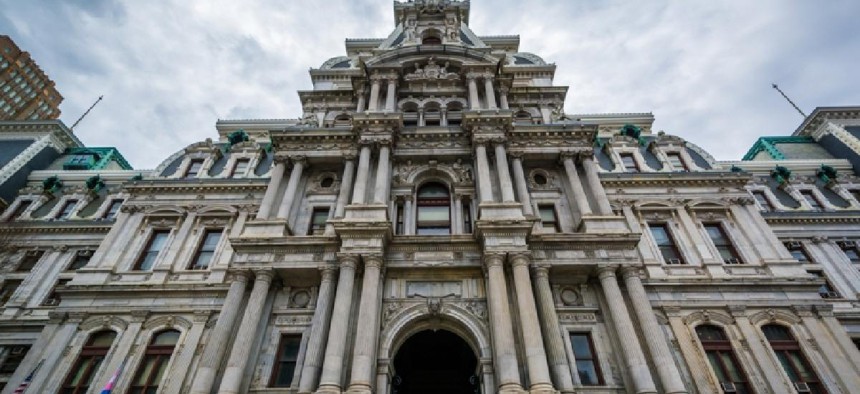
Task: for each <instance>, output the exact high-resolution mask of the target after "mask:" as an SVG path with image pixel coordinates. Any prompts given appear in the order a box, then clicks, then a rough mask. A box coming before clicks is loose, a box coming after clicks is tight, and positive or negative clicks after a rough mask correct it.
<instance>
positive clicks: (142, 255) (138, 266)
mask: <svg viewBox="0 0 860 394" xmlns="http://www.w3.org/2000/svg"><path fill="white" fill-rule="evenodd" d="M170 232H171V230H169V229H153V230H152V231H151V232H150V233H149V236H148V237H147V239H146V243H145V244H144V246H143V249H141V250H140V252H139V253H138V256H137V259H135V262H134V265H133V266H132V270H133V271H152V269H153V268H154V267H155V264H156V263H157V262H158V257H159V256H161V252H163V251H164V249H166V248H167V243H168V241H169V240H170ZM162 234H163V235H164V236H165V239H164V244H163V245H162V247H161V249H159V250H158V251H157V252H155V256H154V257H153V260H152V265H151V266H150V267H148V268H146V269H143V268H142V264H143V262H144V261H145V260H146V257H147V256H148V255H149V253H152V252H153V251H152V250H150V248H151V247H152V244H153V243H154V242H155V239H156V237H158V236H160V235H162Z"/></svg>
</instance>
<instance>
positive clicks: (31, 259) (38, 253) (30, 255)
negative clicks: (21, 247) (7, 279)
mask: <svg viewBox="0 0 860 394" xmlns="http://www.w3.org/2000/svg"><path fill="white" fill-rule="evenodd" d="M42 257H45V251H44V250H38V249H36V250H28V251H26V252H24V256H23V257H21V260H19V261H18V265H16V266H15V272H32V271H33V269H34V268H36V266H37V265H39V261H41V260H42ZM25 263H32V265H29V264H28V266H26V267H25Z"/></svg>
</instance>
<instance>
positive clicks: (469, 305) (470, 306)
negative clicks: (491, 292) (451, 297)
mask: <svg viewBox="0 0 860 394" xmlns="http://www.w3.org/2000/svg"><path fill="white" fill-rule="evenodd" d="M465 307H466V309H467V310H468V311H469V312H471V313H472V314H473V315H475V317H477V318H479V319H481V320H485V319H486V318H487V306H486V305H485V304H484V303H483V302H480V301H468V302H466V304H465Z"/></svg>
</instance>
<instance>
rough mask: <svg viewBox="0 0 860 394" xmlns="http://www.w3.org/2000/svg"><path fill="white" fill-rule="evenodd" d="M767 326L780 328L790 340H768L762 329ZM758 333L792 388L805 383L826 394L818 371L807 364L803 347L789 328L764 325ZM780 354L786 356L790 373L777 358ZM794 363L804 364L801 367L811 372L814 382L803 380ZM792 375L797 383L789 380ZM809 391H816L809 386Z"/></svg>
mask: <svg viewBox="0 0 860 394" xmlns="http://www.w3.org/2000/svg"><path fill="white" fill-rule="evenodd" d="M769 326H774V327H780V328H781V329H783V330H785V332H786V333H788V335H789V336H790V337H791V339H790V340H772V339H770V338H768V336H767V334H766V333H765V330H764V329H765V327H769ZM759 332H761V335H762V336H763V337H764V339H765V341H766V342H767V344H768V346H769V347H770V350H771V352H773V355H774V356H776V359H777V360H776V361H777V364H778V365H779V366H780V368H781V369H782V371H783V373H785V376H786V377H787V378H788V380H789V381H790V382H791V383H792V386H793V385H795V384H797V383H806V384H807V385H810V384H812V385H814V386H816V387H817V391H818V392H827V391H826V388H825V387H824V382H823V381H822V380H821V377H820V376H819V375H818V371H816V370H815V367H814V366H813V364H812V363H810V362H809V358H808V357H807V356H806V353H805V352H804V351H803V347H801V346H800V341H798V340H797V336H795V335H794V332H792V330H791V328H790V327H787V326H785V325H783V324H778V323H769V324H764V325H762V326H761V327H759ZM780 353H782V354H783V355H784V356H786V359H787V360H788V361H789V365H790V366H791V367H792V371H788V370H786V365H785V364H783V363H782V361H781V359H780V357H779V355H780ZM791 355H795V356H797V357H796V358H795V357H790V356H791ZM795 361H800V362H801V363H802V364H804V365H803V366H802V367H804V368H805V369H806V370H807V371H809V372H811V375H812V377H814V378H815V379H816V380H815V381H806V380H804V379H803V376H802V374H800V373H798V372H799V370H798V366H797V365H796V364H795ZM792 373H793V374H794V375H795V376H797V377H798V378H799V379H800V380H797V381H793V380H791V375H792ZM810 389H812V390H813V392H815V391H816V389H815V388H813V387H812V386H810Z"/></svg>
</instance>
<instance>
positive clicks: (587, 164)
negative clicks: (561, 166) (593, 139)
mask: <svg viewBox="0 0 860 394" xmlns="http://www.w3.org/2000/svg"><path fill="white" fill-rule="evenodd" d="M582 167H583V169H584V170H585V179H586V181H588V188H589V189H591V194H592V196H594V201H595V202H596V203H597V213H598V214H600V215H602V216H612V206H611V205H609V198H608V197H606V190H605V189H603V184H602V183H600V176H599V175H598V173H597V164H595V163H594V158H593V157H592V156H591V155H586V156H582Z"/></svg>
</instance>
